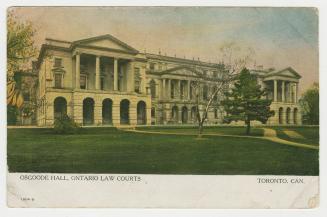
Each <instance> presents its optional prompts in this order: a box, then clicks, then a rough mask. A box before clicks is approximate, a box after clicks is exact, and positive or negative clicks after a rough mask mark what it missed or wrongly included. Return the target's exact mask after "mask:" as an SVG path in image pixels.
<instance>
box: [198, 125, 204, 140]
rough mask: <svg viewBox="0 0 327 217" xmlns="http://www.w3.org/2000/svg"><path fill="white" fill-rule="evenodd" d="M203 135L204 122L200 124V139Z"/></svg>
mask: <svg viewBox="0 0 327 217" xmlns="http://www.w3.org/2000/svg"><path fill="white" fill-rule="evenodd" d="M202 133H203V123H202V121H200V122H199V134H198V137H199V138H201V137H202Z"/></svg>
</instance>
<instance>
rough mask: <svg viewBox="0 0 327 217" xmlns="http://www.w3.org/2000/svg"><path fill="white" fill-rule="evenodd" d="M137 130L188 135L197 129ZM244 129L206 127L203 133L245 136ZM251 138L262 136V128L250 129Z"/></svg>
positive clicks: (165, 128) (158, 128)
mask: <svg viewBox="0 0 327 217" xmlns="http://www.w3.org/2000/svg"><path fill="white" fill-rule="evenodd" d="M137 129H140V130H146V131H154V132H170V133H173V132H177V133H189V134H197V133H198V128H197V127H195V126H188V127H178V126H176V127H161V126H160V127H138V128H137ZM245 130H246V128H245V127H241V126H228V127H226V126H207V127H205V128H204V130H203V133H204V134H205V133H215V134H225V135H238V136H245V135H246V133H245ZM250 135H251V136H263V129H262V128H251V133H250Z"/></svg>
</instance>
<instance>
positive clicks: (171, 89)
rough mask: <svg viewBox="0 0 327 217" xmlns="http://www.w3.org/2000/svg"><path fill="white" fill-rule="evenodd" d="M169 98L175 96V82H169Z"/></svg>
mask: <svg viewBox="0 0 327 217" xmlns="http://www.w3.org/2000/svg"><path fill="white" fill-rule="evenodd" d="M170 86H171V87H170V98H172V99H174V98H175V83H173V82H171V84H170Z"/></svg>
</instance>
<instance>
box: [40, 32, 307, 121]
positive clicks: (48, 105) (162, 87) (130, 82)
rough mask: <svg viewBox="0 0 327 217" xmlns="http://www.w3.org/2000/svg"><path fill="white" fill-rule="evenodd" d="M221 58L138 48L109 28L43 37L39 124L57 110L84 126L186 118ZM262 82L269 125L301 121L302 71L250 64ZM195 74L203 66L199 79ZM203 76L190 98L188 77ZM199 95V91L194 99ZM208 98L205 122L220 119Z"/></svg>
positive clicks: (190, 118) (191, 88)
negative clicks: (72, 37)
mask: <svg viewBox="0 0 327 217" xmlns="http://www.w3.org/2000/svg"><path fill="white" fill-rule="evenodd" d="M220 66H221V65H220V64H215V63H206V62H202V61H199V60H188V59H185V58H176V57H169V56H166V55H161V54H160V53H159V54H150V53H145V52H144V53H142V52H139V51H138V50H136V49H134V48H132V47H131V46H129V45H127V44H125V43H124V42H122V41H120V40H118V39H117V38H115V37H113V36H111V35H103V36H98V37H93V38H88V39H83V40H78V41H74V42H69V41H62V40H55V39H46V43H45V44H43V45H42V48H41V51H40V53H39V57H38V60H37V62H36V69H37V72H38V87H37V125H39V126H51V125H53V123H54V120H55V119H56V118H58V117H60V116H62V115H63V114H67V115H68V116H70V117H72V118H73V119H74V121H75V122H77V123H80V124H82V125H95V126H100V125H113V126H119V125H150V124H191V123H194V122H195V114H196V105H197V104H199V105H200V106H199V107H200V112H201V110H203V109H204V106H205V101H206V100H207V98H208V97H209V96H210V93H212V92H213V91H214V88H215V87H214V81H213V80H214V79H210V78H217V77H219V75H220V73H221V71H220V70H219V69H220ZM251 72H252V73H256V74H257V75H258V79H259V83H260V84H261V85H262V86H263V87H264V88H267V90H268V92H269V94H268V97H269V98H271V99H273V103H272V105H271V107H272V109H273V110H274V111H275V116H274V117H272V118H270V120H269V121H268V124H301V115H300V111H299V107H298V103H297V100H298V94H297V92H298V83H299V79H300V75H299V74H298V73H296V72H295V71H294V70H293V69H292V68H286V69H284V70H274V69H270V70H263V69H255V70H252V71H251ZM200 73H202V74H203V73H205V74H206V76H205V78H208V79H203V76H201V74H200ZM201 79H202V80H203V82H201V83H202V84H201V88H200V90H201V92H200V96H201V100H202V101H201V100H200V101H197V102H196V97H194V92H195V89H194V85H193V84H194V83H196V82H199V80H201ZM197 99H198V98H197ZM218 101H219V96H217V98H216V99H215V100H214V102H213V104H212V106H211V107H210V109H209V112H208V119H207V124H222V120H223V114H224V111H223V110H222V109H219V107H218V106H217V103H218Z"/></svg>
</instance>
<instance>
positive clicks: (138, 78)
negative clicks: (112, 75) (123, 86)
mask: <svg viewBox="0 0 327 217" xmlns="http://www.w3.org/2000/svg"><path fill="white" fill-rule="evenodd" d="M140 88H141V74H140V69H139V68H134V91H135V92H136V93H140Z"/></svg>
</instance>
